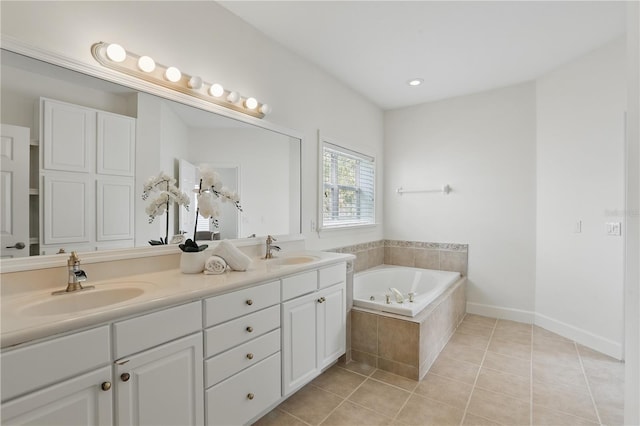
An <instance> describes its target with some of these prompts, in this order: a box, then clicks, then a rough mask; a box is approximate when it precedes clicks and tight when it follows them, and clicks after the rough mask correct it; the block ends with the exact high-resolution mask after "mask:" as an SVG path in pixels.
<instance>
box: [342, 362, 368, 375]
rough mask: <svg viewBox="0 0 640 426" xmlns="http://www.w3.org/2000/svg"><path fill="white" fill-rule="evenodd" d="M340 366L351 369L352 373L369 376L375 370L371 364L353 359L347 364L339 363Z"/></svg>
mask: <svg viewBox="0 0 640 426" xmlns="http://www.w3.org/2000/svg"><path fill="white" fill-rule="evenodd" d="M340 367H341V368H344V369H345V370H349V371H353V372H354V373H358V374H362V375H364V376H370V375H371V374H373V372H374V371H376V368H375V367H373V366H371V365H368V364H364V363H361V362H355V361H352V362H350V363H348V364H347V365H341V366H340Z"/></svg>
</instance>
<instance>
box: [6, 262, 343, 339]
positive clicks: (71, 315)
mask: <svg viewBox="0 0 640 426" xmlns="http://www.w3.org/2000/svg"><path fill="white" fill-rule="evenodd" d="M295 256H312V257H314V258H315V260H313V261H311V262H307V263H293V264H285V265H283V264H282V263H281V262H282V259H286V257H282V258H276V259H271V260H264V259H253V262H252V265H251V267H250V269H249V270H247V271H245V272H237V271H227V272H225V273H224V274H221V275H205V274H202V273H200V274H183V273H181V272H180V270H178V269H172V270H168V271H163V272H153V273H145V274H138V275H130V276H124V277H120V278H118V279H114V280H108V281H100V282H86V283H84V284H86V285H94V286H95V287H96V290H98V292H100V291H103V290H105V289H114V288H118V287H126V288H134V289H142V290H144V291H141V294H140V295H138V296H136V297H133V298H131V299H128V300H126V301H123V302H120V303H114V304H110V305H108V306H104V307H97V308H94V309H86V310H82V311H76V312H73V307H72V306H73V303H72V301H71V299H68V300H69V306H70V308H69V310H68V311H67V312H64V313H59V314H47V315H33V314H29V312H28V310H29V308H30V307H33V306H34V305H37V304H40V303H42V302H45V301H48V300H50V299H51V298H53V297H60V298H67V297H69V298H73V297H74V296H76V295H75V294H69V295H62V296H52V295H51V291H52V290H60V289H63V287H64V286H65V283H62V285H61V286H60V288H55V289H51V288H48V289H46V290H38V291H30V292H24V293H19V294H15V295H11V296H5V297H3V298H2V302H1V307H2V310H1V312H2V313H1V320H2V325H1V330H2V331H1V334H0V344H1V347H2V348H3V349H4V348H7V347H9V346H14V345H18V344H21V343H25V342H29V341H32V340H35V339H40V338H44V337H48V336H52V335H55V334H59V333H64V332H69V331H73V330H79V329H83V328H87V327H91V326H95V325H98V324H103V323H106V322H109V321H113V320H118V319H121V318H125V317H128V316H133V315H138V314H141V313H144V312H146V311H151V310H154V309H159V308H163V307H169V306H172V305H178V304H181V303H186V302H190V301H194V300H198V299H203V298H206V297H210V296H216V295H219V294H224V293H228V292H231V291H234V290H239V289H242V288H247V287H252V286H254V285H256V284H261V283H265V282H268V281H271V280H276V279H279V278H282V277H285V276H288V275H292V274H297V273H300V272H304V271H306V270H310V269H316V268H322V267H324V266H329V265H332V264H335V263H338V262H343V261H347V260H352V259H354V256H353V255H350V254H338V253H329V252H320V251H304V252H296V253H292V254H288V256H287V257H295ZM92 291H95V290H86V291H83V292H82V293H84V294H88V293H89V292H92ZM98 292H97V293H98ZM97 293H96V294H97ZM92 297H93V296H92Z"/></svg>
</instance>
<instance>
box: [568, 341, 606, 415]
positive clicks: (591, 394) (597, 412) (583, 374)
mask: <svg viewBox="0 0 640 426" xmlns="http://www.w3.org/2000/svg"><path fill="white" fill-rule="evenodd" d="M573 347H574V348H575V349H576V352H577V354H578V361H580V370H582V376H583V377H584V381H585V382H586V384H587V390H588V391H589V398H591V403H592V404H593V409H594V410H595V411H596V417H597V418H598V423H599V424H602V419H601V418H600V412H599V411H598V406H597V405H596V400H595V398H594V397H593V392H591V385H590V384H589V378H588V377H587V372H586V370H585V369H584V363H583V362H582V355H580V351H579V350H578V344H577V343H576V342H575V341H574V342H573Z"/></svg>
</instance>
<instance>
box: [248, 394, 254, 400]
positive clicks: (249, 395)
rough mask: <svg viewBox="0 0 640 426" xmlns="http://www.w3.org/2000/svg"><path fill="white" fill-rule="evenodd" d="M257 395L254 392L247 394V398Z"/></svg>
mask: <svg viewBox="0 0 640 426" xmlns="http://www.w3.org/2000/svg"><path fill="white" fill-rule="evenodd" d="M255 397H256V396H255V395H254V394H252V393H250V394H247V399H253V398H255Z"/></svg>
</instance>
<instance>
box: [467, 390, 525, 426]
mask: <svg viewBox="0 0 640 426" xmlns="http://www.w3.org/2000/svg"><path fill="white" fill-rule="evenodd" d="M467 413H471V414H475V415H476V416H480V417H484V418H486V419H489V420H493V421H496V422H498V423H502V424H505V425H528V424H529V423H530V404H529V402H528V401H523V400H520V399H515V398H511V397H508V396H504V395H502V394H497V393H495V392H491V391H487V390H484V389H478V388H475V389H474V390H473V393H472V394H471V401H470V402H469V407H468V408H467Z"/></svg>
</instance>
